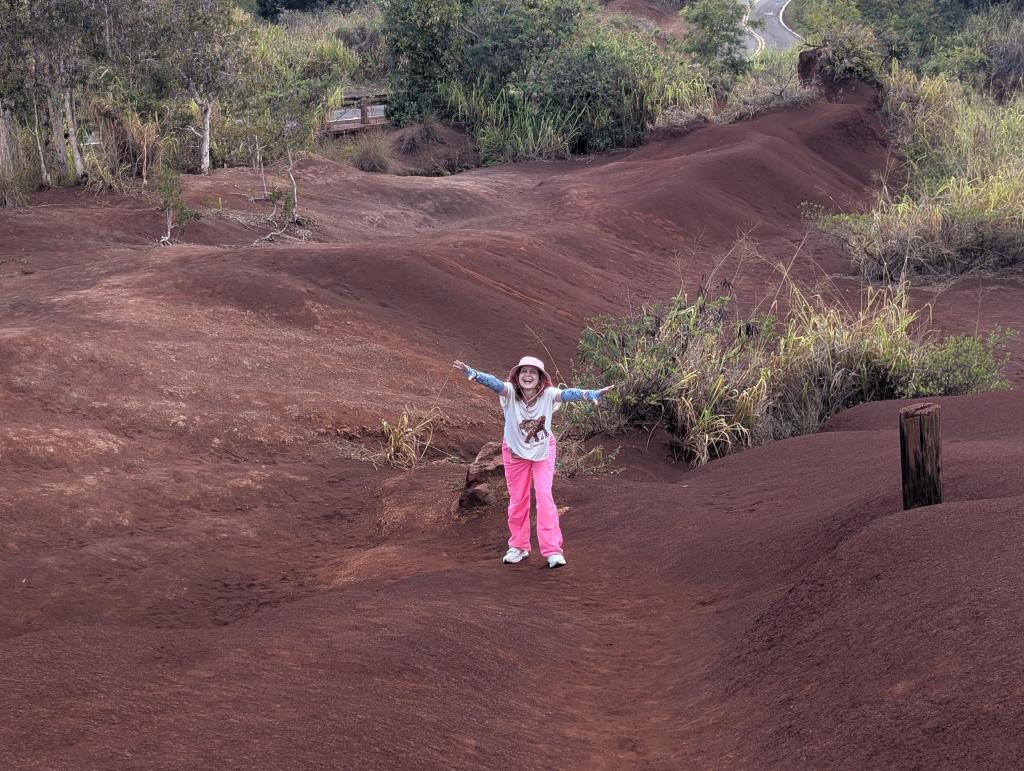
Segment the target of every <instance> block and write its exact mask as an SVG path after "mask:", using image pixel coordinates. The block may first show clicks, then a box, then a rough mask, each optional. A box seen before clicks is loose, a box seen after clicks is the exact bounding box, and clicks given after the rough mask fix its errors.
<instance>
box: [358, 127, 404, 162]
mask: <svg viewBox="0 0 1024 771" xmlns="http://www.w3.org/2000/svg"><path fill="white" fill-rule="evenodd" d="M351 153H352V155H351V158H352V165H353V166H355V167H356V168H357V169H359V170H360V171H375V172H386V171H387V170H388V169H389V168H390V167H391V162H392V160H393V159H394V154H395V151H394V150H393V149H392V147H391V142H390V140H389V139H388V136H387V135H386V134H385V133H384V132H383V131H363V132H361V133H359V134H357V135H356V137H355V139H353V140H352V150H351Z"/></svg>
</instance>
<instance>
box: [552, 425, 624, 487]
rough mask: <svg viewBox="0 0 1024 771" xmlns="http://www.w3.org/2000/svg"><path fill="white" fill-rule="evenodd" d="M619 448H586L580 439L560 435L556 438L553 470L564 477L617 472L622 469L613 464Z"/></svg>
mask: <svg viewBox="0 0 1024 771" xmlns="http://www.w3.org/2000/svg"><path fill="white" fill-rule="evenodd" d="M619 449H620V448H618V447H616V448H615V449H614V450H606V449H605V448H604V447H593V448H591V449H590V450H588V449H587V448H586V447H585V446H584V444H583V441H582V440H581V439H570V438H569V437H568V436H562V437H561V438H559V440H558V455H557V459H556V461H555V472H556V473H557V474H558V475H559V476H561V477H565V478H566V479H574V478H576V477H596V476H609V475H613V474H619V473H621V472H622V469H621V468H616V467H615V466H614V465H613V464H614V462H615V458H616V457H617V456H618V454H619Z"/></svg>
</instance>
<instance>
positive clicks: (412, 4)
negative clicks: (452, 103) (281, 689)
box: [383, 0, 462, 123]
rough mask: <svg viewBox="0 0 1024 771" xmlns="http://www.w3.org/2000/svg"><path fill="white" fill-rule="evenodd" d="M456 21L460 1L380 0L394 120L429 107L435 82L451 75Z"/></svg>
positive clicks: (457, 55)
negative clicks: (382, 10) (381, 2)
mask: <svg viewBox="0 0 1024 771" xmlns="http://www.w3.org/2000/svg"><path fill="white" fill-rule="evenodd" d="M461 25H462V3H461V2H460V1H459V0H385V3H384V25H383V26H384V35H385V39H386V41H387V48H388V64H389V71H390V73H391V100H390V102H389V103H388V114H389V115H390V116H391V118H392V119H393V120H395V121H396V122H398V123H407V122H410V121H413V120H416V119H418V118H420V117H422V116H423V115H424V114H426V113H427V112H430V111H431V110H432V109H433V108H434V104H435V99H436V94H437V87H438V85H440V84H441V83H443V82H445V81H446V80H450V79H452V78H454V76H455V71H456V68H457V66H458V63H459V61H460V59H461V47H462V39H461Z"/></svg>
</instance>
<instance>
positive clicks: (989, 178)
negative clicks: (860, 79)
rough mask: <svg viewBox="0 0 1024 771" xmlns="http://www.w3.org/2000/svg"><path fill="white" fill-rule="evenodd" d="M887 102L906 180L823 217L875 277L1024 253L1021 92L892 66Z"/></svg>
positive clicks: (1012, 259) (968, 265)
mask: <svg viewBox="0 0 1024 771" xmlns="http://www.w3.org/2000/svg"><path fill="white" fill-rule="evenodd" d="M886 86H887V90H886V97H885V108H886V112H887V113H888V114H889V116H890V117H891V121H892V126H893V130H894V133H895V138H896V142H897V144H898V146H899V147H900V148H902V149H903V152H904V162H903V167H904V168H903V174H904V177H905V178H906V183H905V185H904V186H903V188H902V190H900V191H899V192H893V191H891V190H888V189H886V190H885V191H883V195H882V196H881V198H880V200H879V201H878V203H877V205H876V206H875V207H874V208H873V209H872V210H871V211H870V212H869V213H867V214H864V215H843V216H835V217H829V218H826V219H825V221H824V227H825V228H826V229H827V230H829V231H830V232H832V233H834V234H836V235H838V236H839V237H840V238H841V239H842V240H843V242H844V243H845V244H846V246H847V248H848V249H849V251H850V253H851V255H852V257H853V259H854V261H855V263H856V264H857V265H858V266H859V267H860V269H861V271H862V273H863V274H864V275H865V276H867V277H869V278H872V279H883V280H895V281H898V280H900V279H901V278H902V277H911V276H926V277H944V276H948V275H956V274H962V273H968V272H971V271H975V270H997V269H1001V268H1006V267H1008V266H1012V265H1015V264H1019V263H1020V262H1021V261H1022V259H1024V160H1022V156H1021V153H1020V148H1021V146H1022V142H1024V96H1021V95H1018V96H1016V97H1014V98H1013V99H1011V100H1010V101H1009V102H1008V103H1007V104H1004V105H1000V104H998V103H997V102H996V101H995V100H994V99H993V98H992V97H991V96H987V95H985V94H984V93H978V92H976V91H973V90H972V89H969V88H965V87H964V86H963V85H962V84H961V83H960V82H959V81H958V80H954V79H952V78H950V77H949V76H923V77H919V76H917V75H915V74H914V73H913V72H910V71H908V70H904V69H901V68H898V67H897V68H894V69H893V71H892V72H891V74H890V75H889V76H888V78H887V79H886Z"/></svg>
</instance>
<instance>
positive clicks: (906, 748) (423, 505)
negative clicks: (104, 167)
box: [0, 101, 1024, 768]
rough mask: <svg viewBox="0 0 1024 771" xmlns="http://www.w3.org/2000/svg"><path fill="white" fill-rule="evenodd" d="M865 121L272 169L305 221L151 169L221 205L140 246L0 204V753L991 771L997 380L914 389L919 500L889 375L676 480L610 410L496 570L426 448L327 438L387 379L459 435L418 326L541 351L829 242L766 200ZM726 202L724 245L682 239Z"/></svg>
mask: <svg viewBox="0 0 1024 771" xmlns="http://www.w3.org/2000/svg"><path fill="white" fill-rule="evenodd" d="M881 137H882V135H881V132H880V129H879V124H878V119H877V116H876V115H875V113H874V111H873V109H872V106H871V104H870V103H868V102H864V101H855V102H853V103H848V104H817V105H814V106H812V107H810V108H809V109H807V110H803V111H799V112H792V113H777V114H773V115H769V116H766V117H764V118H761V119H759V120H756V121H751V122H748V123H743V124H738V125H734V126H724V127H723V126H707V127H704V128H701V129H699V130H697V131H695V132H694V133H693V134H691V135H689V136H686V137H682V138H676V139H671V140H663V141H659V142H655V143H652V144H650V145H648V146H646V147H644V148H641V149H640V150H637V151H634V152H624V153H618V154H614V155H611V156H607V157H603V158H598V159H591V160H589V161H575V162H566V163H559V164H535V165H520V166H515V167H501V168H490V169H482V170H478V171H475V172H472V173H469V174H465V175H459V176H457V177H450V178H432V179H426V178H396V177H391V176H384V175H367V174H361V173H359V172H356V171H354V170H352V169H350V168H348V167H344V166H341V165H338V164H335V163H332V162H330V161H327V160H324V159H320V158H307V159H303V160H302V162H301V163H300V165H299V168H298V178H299V183H300V209H301V211H302V212H303V213H304V215H305V216H307V217H308V218H309V219H310V220H311V221H312V222H313V228H312V232H313V238H314V240H313V241H312V242H310V243H305V244H281V243H275V244H272V245H270V246H263V247H257V248H253V247H252V246H250V244H251V243H252V241H253V240H255V239H256V238H257V237H259V236H260V235H261V234H262V233H265V232H266V228H265V227H262V228H261V227H260V226H258V225H254V224H253V220H252V219H251V218H250V219H248V220H247V219H246V218H245V217H243V216H241V214H240V213H248V214H250V215H251V214H261V213H263V214H265V213H266V212H267V209H266V208H265V207H264V206H263V205H262V204H253V203H251V202H250V201H249V198H250V197H251V195H250V193H251V191H252V190H256V189H259V188H261V185H262V183H261V182H260V181H259V180H258V178H257V177H256V176H254V175H252V174H251V173H248V172H245V171H243V170H233V171H230V172H218V173H217V174H216V175H214V176H213V177H211V178H210V179H202V180H192V179H190V180H189V191H188V195H189V200H190V201H191V202H192V203H193V205H196V206H205V207H206V208H207V209H220V210H221V211H222V213H221V214H214V213H212V212H208V214H207V216H206V217H205V218H204V220H203V221H201V222H200V223H198V225H197V226H196V227H195V228H193V229H191V230H190V231H189V232H188V233H187V234H186V238H187V240H188V243H186V244H183V245H181V246H176V247H171V248H164V249H160V248H157V247H155V246H148V245H152V244H154V243H155V240H156V237H157V235H159V233H160V232H162V227H161V219H160V213H159V212H158V211H157V210H156V209H155V208H154V207H152V206H151V205H150V204H147V203H145V201H144V200H143V199H120V198H113V197H110V198H99V199H94V198H91V197H87V196H82V195H75V194H66V193H50V194H48V195H47V196H45V197H43V198H41V199H40V201H41V202H42V203H45V204H46V205H45V206H42V207H40V208H34V209H29V210H24V211H18V212H13V213H12V212H0V259H2V260H4V262H3V264H4V265H5V266H6V268H7V269H5V271H3V274H2V276H0V281H2V282H3V289H4V292H3V294H2V296H0V310H2V318H3V324H2V326H0V411H2V418H3V419H2V422H0V425H2V428H0V475H2V483H3V490H4V495H3V497H2V498H0V522H2V523H3V528H2V531H0V548H2V550H3V552H2V556H3V558H2V560H0V578H2V581H3V585H4V586H5V587H7V589H6V590H5V591H4V592H3V593H2V594H0V662H2V663H0V682H2V684H3V690H4V693H3V696H0V763H2V765H3V766H4V767H40V768H49V767H65V766H76V767H83V768H110V767H155V768H169V767H183V766H203V767H211V768H212V767H238V766H247V767H253V768H290V767H309V766H335V765H342V766H368V767H395V766H404V765H409V764H412V763H415V764H417V765H419V766H422V767H429V768H434V767H447V768H477V767H480V766H495V765H499V764H507V763H508V762H509V759H510V758H513V757H514V758H515V761H514V763H515V764H516V765H518V766H522V767H529V768H540V767H561V766H579V767H598V768H600V767H607V768H622V767H635V766H642V765H649V766H653V767H659V768H678V767H680V766H683V765H687V766H734V767H756V766H776V767H787V766H791V765H793V764H795V763H805V764H811V765H824V764H826V763H833V764H836V765H850V766H854V767H862V766H865V765H891V764H899V765H915V764H918V765H922V766H934V765H941V764H943V763H953V762H955V763H956V764H957V765H967V764H972V765H975V764H980V763H981V761H983V760H984V758H985V757H986V756H985V753H986V752H988V753H989V755H988V756H987V757H989V758H994V759H995V760H996V761H998V762H999V763H1000V764H1001V765H1019V759H1020V758H1019V753H1020V748H1021V743H1020V741H1019V739H1017V737H1016V725H1017V724H1018V723H1019V721H1020V717H1021V715H1020V711H1019V709H1018V707H1017V705H1018V703H1019V700H1018V699H1016V694H1017V692H1018V690H1019V688H1020V684H1019V682H1018V678H1017V670H1019V660H1020V654H1019V646H1018V645H1017V644H1016V642H1015V637H1014V636H1013V630H1015V629H1016V627H1017V626H1019V622H1020V620H1021V619H1020V618H1019V616H1020V611H1019V609H1018V608H1017V607H1016V605H1015V604H1014V603H1015V601H1016V598H1017V597H1019V596H1020V592H1021V589H1022V588H1024V587H1022V586H1021V583H1022V573H1021V571H1020V570H1019V569H1018V568H1016V567H1015V563H1014V560H1012V559H1011V558H1010V554H1011V552H1010V549H1011V548H1012V547H1013V546H1015V545H1016V544H1017V543H1018V541H1019V539H1020V536H1021V533H1020V531H1019V528H1018V527H1017V525H1015V524H1014V521H1015V520H1014V519H1013V518H1012V517H1011V516H1009V512H1010V510H1011V508H1013V507H1014V506H1017V507H1019V503H1020V498H1021V496H1024V491H1022V489H1021V487H1022V485H1024V481H1022V478H1021V474H1020V468H1021V460H1022V457H1021V455H1022V451H1021V447H1022V443H1021V433H1022V431H1024V428H1022V426H1024V423H1022V421H1021V419H1020V417H1019V416H1021V415H1024V411H1022V410H1021V409H1020V408H1021V407H1022V406H1024V405H1022V404H1021V397H1019V396H1018V395H1017V394H1016V393H1010V394H998V395H990V396H986V397H979V398H969V399H954V400H946V401H944V402H943V404H944V415H943V421H944V423H943V431H944V436H945V439H946V447H945V461H946V473H947V503H945V504H943V505H942V506H939V507H932V508H931V509H927V510H922V511H919V512H912V513H910V514H903V513H901V512H899V510H898V509H899V484H898V473H899V472H898V462H897V458H896V452H897V449H896V447H897V446H898V445H897V439H896V433H895V426H894V425H893V424H892V422H893V421H894V420H895V414H896V410H897V407H898V405H897V404H884V405H871V406H868V407H864V408H860V409H858V410H854V411H851V412H850V413H847V414H845V415H843V416H840V417H839V418H837V419H836V420H835V421H833V423H832V424H830V426H829V427H828V428H829V430H827V431H825V432H823V433H820V434H817V435H814V436H808V437H802V438H800V439H796V440H792V441H787V442H783V443H779V444H776V445H773V446H771V447H764V448H760V449H757V450H753V451H749V452H746V453H743V454H741V455H738V456H734V457H730V458H728V459H725V460H723V461H718V462H715V463H713V464H711V465H710V466H708V467H706V468H704V469H702V470H701V471H699V472H689V471H686V470H685V469H682V468H679V467H676V466H671V465H669V464H667V463H666V462H665V459H664V454H663V448H662V446H661V445H660V444H658V443H657V442H655V443H654V444H652V445H651V446H650V448H645V446H644V443H643V441H642V440H640V439H639V438H638V439H634V440H630V446H629V447H628V448H627V449H626V450H625V451H624V453H623V455H622V457H623V458H625V459H626V461H625V462H626V466H627V468H626V470H625V471H624V472H623V474H622V475H620V476H614V477H603V478H596V479H583V480H559V481H558V483H557V492H556V494H557V496H558V499H559V503H560V505H562V506H565V507H567V508H566V509H565V511H564V514H563V516H564V527H565V530H566V536H567V539H568V540H567V556H568V558H569V563H570V564H569V566H568V567H566V568H564V569H562V570H560V571H547V570H544V569H540V561H539V559H537V558H536V557H531V558H530V560H529V561H528V562H527V563H526V564H524V565H521V566H517V567H507V566H506V567H505V568H504V569H503V568H502V566H500V565H499V564H498V562H497V556H498V555H499V554H500V552H501V550H502V543H503V542H504V539H505V535H504V522H503V517H502V514H501V512H500V511H499V510H498V509H497V508H494V509H490V510H487V509H485V510H483V511H482V512H480V513H479V514H477V515H475V516H473V517H469V518H466V517H464V516H461V515H457V514H456V513H455V510H454V502H455V501H456V500H457V497H458V491H459V487H460V484H461V481H462V478H463V477H464V473H465V467H464V466H461V465H457V464H449V463H440V464H435V465H427V466H425V467H423V468H420V469H417V470H416V471H412V472H408V473H406V474H395V473H394V472H391V471H388V470H386V469H384V468H377V467H374V466H373V465H372V464H369V463H366V462H363V461H360V460H358V458H360V457H362V456H363V455H364V454H365V447H366V445H367V444H370V443H373V442H375V441H376V439H375V437H374V434H373V432H374V430H375V428H376V426H378V425H379V419H380V418H381V417H385V418H387V419H389V420H393V419H394V418H395V417H396V416H397V414H398V413H399V412H400V411H401V410H402V408H403V407H405V406H408V407H410V408H420V409H427V408H430V407H438V408H440V410H441V412H442V413H443V416H444V417H443V419H442V420H441V421H440V423H439V426H438V434H437V438H438V441H439V442H440V443H441V444H442V445H443V446H444V447H446V448H447V449H449V450H450V451H452V452H453V453H455V454H457V455H459V456H460V457H462V458H467V457H469V455H470V454H471V453H472V451H474V450H475V448H476V447H477V446H478V445H479V442H480V441H481V440H483V439H484V438H493V437H494V436H496V435H497V432H498V430H499V425H498V422H497V416H496V415H495V412H494V405H493V403H492V400H491V399H490V398H489V397H488V396H486V395H485V394H481V393H480V392H479V390H473V389H471V388H470V387H469V386H468V385H466V384H465V383H463V382H460V381H458V380H457V379H453V378H452V377H451V374H452V372H453V371H452V369H451V367H450V361H451V360H452V359H453V358H455V357H457V356H459V357H462V358H465V359H467V360H469V361H470V362H472V363H474V364H477V365H478V366H481V367H484V368H486V369H490V370H492V371H497V372H500V371H502V368H503V367H505V366H507V365H508V363H509V362H510V361H513V360H515V358H517V357H518V356H519V355H521V354H522V353H523V352H524V351H532V352H535V353H540V354H542V355H545V356H548V358H549V359H550V360H551V364H552V365H555V366H554V367H552V368H555V367H557V368H558V369H559V370H560V371H561V373H562V375H563V376H564V379H568V377H569V376H570V354H571V352H572V350H573V346H574V344H575V341H576V340H577V339H578V336H579V332H580V330H581V329H582V327H583V325H584V323H585V322H584V320H585V318H586V317H588V316H590V315H593V314H596V313H604V312H621V311H622V310H623V309H624V308H626V307H627V306H628V305H629V304H630V303H635V302H636V301H637V299H638V298H643V297H664V296H667V295H668V294H670V293H672V292H674V291H676V290H678V289H679V288H680V287H682V288H685V289H691V290H693V289H695V288H696V285H697V284H698V283H699V281H700V279H701V277H702V276H703V277H707V276H710V275H711V274H712V273H715V275H716V280H717V277H720V276H724V277H728V278H729V279H730V280H731V281H733V282H734V283H736V284H738V285H739V291H740V292H741V294H743V295H744V296H746V297H750V298H755V297H760V296H761V295H762V294H763V291H764V289H763V288H764V286H765V285H767V284H770V283H772V282H773V280H774V278H773V277H774V276H775V275H776V265H777V263H778V262H780V261H783V262H786V263H789V262H790V261H792V262H793V270H794V272H795V274H796V275H797V276H798V277H801V280H803V281H805V282H807V283H813V282H815V281H817V280H818V279H820V278H821V277H822V276H823V275H825V274H829V273H834V272H837V271H842V270H845V266H844V265H843V263H842V261H841V260H840V259H838V257H837V256H836V255H834V254H833V253H831V252H830V251H828V250H827V249H826V245H825V244H824V243H822V242H813V241H812V242H809V243H807V244H805V245H804V246H803V247H802V248H801V249H799V250H797V248H796V244H797V243H798V242H800V241H802V240H803V238H804V235H803V234H804V229H803V227H802V226H801V223H800V219H799V207H800V204H801V203H803V202H804V201H814V202H817V203H820V204H823V205H834V202H838V203H839V204H841V205H843V206H854V205H857V204H858V203H860V202H862V201H863V198H864V196H865V185H867V184H868V183H869V181H870V178H871V173H872V172H873V171H877V170H880V169H882V168H883V166H884V160H885V156H886V148H885V146H884V142H883V141H882V138H881ZM275 172H276V173H274V174H272V175H271V181H272V183H276V184H284V182H283V178H282V177H281V174H280V170H279V169H277V170H275ZM204 201H205V204H204ZM232 212H234V213H232ZM746 231H750V232H752V233H753V235H754V237H755V238H757V240H758V241H759V244H760V251H761V254H762V255H763V256H764V257H765V259H764V260H763V261H762V260H755V259H750V258H744V254H743V253H742V252H741V251H733V253H732V254H731V255H730V256H727V257H725V258H723V257H722V254H723V252H725V251H726V250H727V249H728V248H729V246H730V245H731V243H732V241H733V240H734V239H735V237H736V236H737V234H739V233H742V232H746ZM111 243H114V246H113V247H111ZM794 254H795V255H796V256H795V258H794ZM838 283H839V285H840V289H845V288H848V286H847V285H846V284H845V283H844V282H842V281H839V282H838ZM1020 292H1021V290H1020V288H1019V287H1017V286H1016V285H1013V284H1009V283H1007V282H1002V283H999V284H998V288H997V289H996V288H993V290H992V291H991V292H989V293H988V294H987V295H986V302H985V303H979V302H977V299H976V294H977V293H975V294H974V295H972V294H969V293H965V294H960V295H958V294H956V293H955V292H952V293H947V294H946V295H944V296H943V302H944V303H945V304H944V305H943V306H942V308H943V310H942V314H940V318H941V319H942V320H943V321H942V323H944V324H945V323H948V324H949V325H950V326H951V327H955V326H958V325H959V326H964V325H967V324H968V323H969V324H970V325H972V326H973V325H974V324H979V323H980V326H981V327H982V328H985V327H986V326H991V324H993V323H995V322H996V321H1001V320H1004V319H1006V318H1008V317H1013V314H1014V313H1015V312H1016V311H1014V310H1013V309H1014V308H1017V307H1019V299H1020ZM972 298H973V299H972ZM969 299H970V302H968V300H969ZM542 343H543V345H542ZM545 346H546V348H547V349H548V352H545V351H544V347H545ZM965 518H969V522H970V527H969V528H967V529H966V530H969V532H968V533H967V534H966V535H965V532H966V531H965V528H963V526H962V525H959V523H961V522H963V521H965ZM1018 604H1019V603H1018ZM897 622H898V623H897ZM1014 662H1017V664H1018V666H1016V667H1015V666H1014ZM993 748H997V749H996V750H993ZM995 752H998V754H994V753H995ZM1015 760H1016V761H1018V762H1016V763H1014V762H1013V761H1015Z"/></svg>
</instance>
